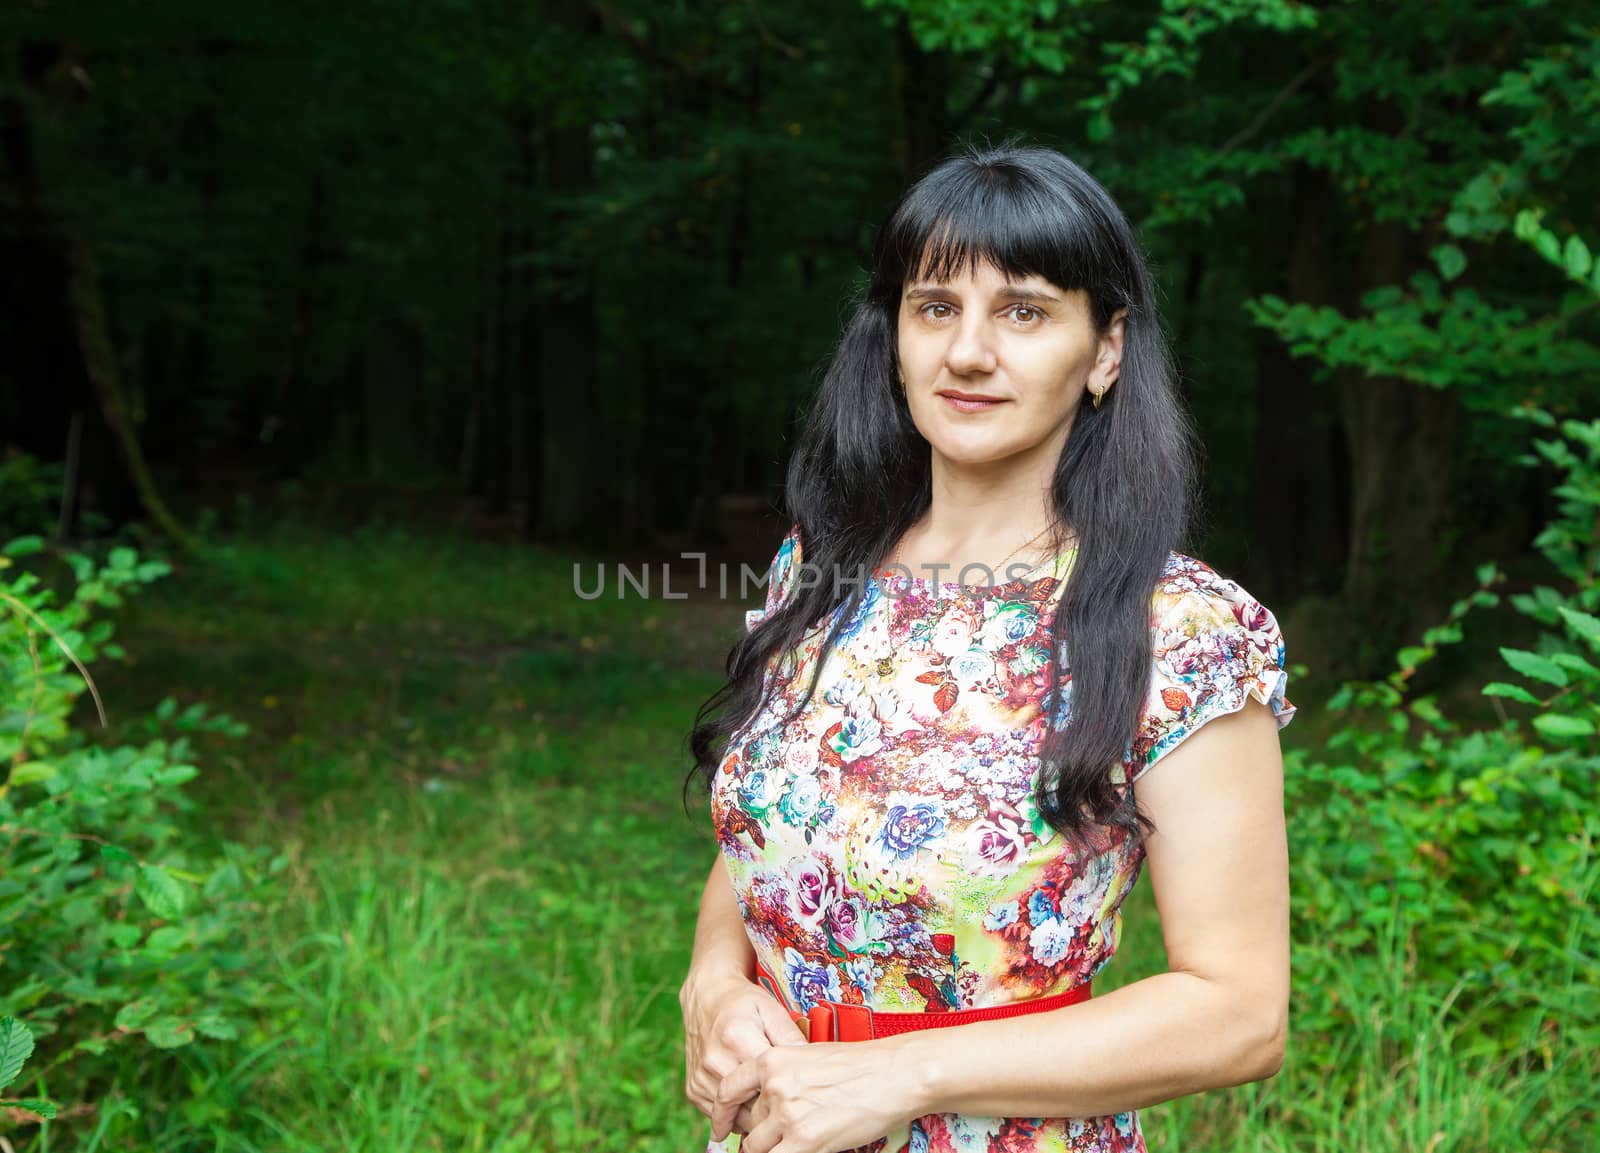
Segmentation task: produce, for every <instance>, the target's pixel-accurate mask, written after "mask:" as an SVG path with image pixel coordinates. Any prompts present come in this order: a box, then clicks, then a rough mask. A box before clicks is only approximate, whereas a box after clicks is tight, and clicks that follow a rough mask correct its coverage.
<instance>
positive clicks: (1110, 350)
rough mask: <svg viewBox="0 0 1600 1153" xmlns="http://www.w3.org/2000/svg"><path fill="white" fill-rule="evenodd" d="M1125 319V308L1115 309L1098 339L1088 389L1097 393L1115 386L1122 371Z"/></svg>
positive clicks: (1126, 316)
mask: <svg viewBox="0 0 1600 1153" xmlns="http://www.w3.org/2000/svg"><path fill="white" fill-rule="evenodd" d="M1127 318H1128V310H1127V308H1126V307H1123V308H1119V309H1117V311H1116V312H1115V313H1114V314H1113V315H1112V317H1111V323H1109V324H1107V325H1106V331H1105V334H1104V335H1103V336H1101V337H1100V342H1099V345H1098V350H1097V352H1096V354H1095V358H1094V367H1093V368H1091V369H1090V370H1089V387H1090V388H1091V389H1093V390H1095V391H1097V392H1104V391H1105V390H1106V389H1108V388H1110V387H1111V386H1112V385H1113V384H1115V383H1116V381H1117V376H1118V374H1119V373H1120V372H1121V371H1122V338H1123V335H1124V334H1125V333H1126V331H1127V323H1126V322H1127Z"/></svg>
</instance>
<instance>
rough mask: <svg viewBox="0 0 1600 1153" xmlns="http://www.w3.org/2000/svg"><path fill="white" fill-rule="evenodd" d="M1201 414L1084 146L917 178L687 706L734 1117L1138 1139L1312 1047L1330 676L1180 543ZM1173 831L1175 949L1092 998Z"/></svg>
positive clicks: (759, 1138)
mask: <svg viewBox="0 0 1600 1153" xmlns="http://www.w3.org/2000/svg"><path fill="white" fill-rule="evenodd" d="M1193 444H1194V441H1193V433H1192V426H1191V425H1190V423H1189V420H1188V418H1187V416H1186V415H1185V414H1184V412H1183V410H1182V409H1181V407H1180V405H1179V401H1178V397H1177V393H1176V387H1175V382H1174V379H1173V371H1172V368H1171V366H1170V362H1169V359H1168V354H1167V351H1166V348H1165V344H1164V341H1163V338H1162V335H1161V330H1160V327H1159V322H1158V319H1157V316H1156V313H1155V308H1154V303H1153V298H1152V292H1151V287H1150V280H1149V274H1148V271H1147V269H1146V265H1145V262H1144V259H1143V257H1142V255H1141V253H1140V251H1139V248H1138V244H1137V242H1136V240H1135V237H1134V235H1133V232H1132V230H1131V229H1130V227H1129V225H1128V223H1127V221H1126V220H1125V219H1124V217H1123V215H1122V213H1121V211H1120V210H1119V209H1118V208H1117V206H1116V205H1115V204H1114V203H1113V202H1112V200H1111V198H1110V197H1109V196H1108V195H1107V193H1106V192H1105V190H1104V189H1103V188H1102V187H1100V185H1099V184H1098V183H1096V182H1095V181H1094V180H1093V179H1092V178H1091V177H1090V176H1089V175H1088V174H1087V173H1085V172H1084V171H1083V170H1082V169H1081V168H1080V167H1078V166H1077V165H1076V164H1074V163H1073V162H1072V161H1070V160H1068V159H1067V158H1066V157H1064V156H1062V155H1060V154H1059V153H1057V152H1054V151H1050V150H1047V149H1040V148H1026V147H1018V146H1013V145H1009V144H1008V145H1004V146H1001V147H997V148H984V149H972V150H968V151H966V152H964V153H962V154H960V155H958V156H956V157H954V158H952V159H950V160H947V161H946V162H945V163H943V164H942V165H941V166H939V167H938V168H936V169H935V170H934V171H932V172H931V173H929V174H928V175H927V176H926V177H924V178H923V179H922V180H921V181H919V182H918V183H917V184H916V185H915V186H914V187H912V188H911V189H910V190H909V191H908V192H907V193H906V195H905V196H904V197H903V199H902V200H901V202H900V204H899V205H898V206H897V207H896V209H895V211H894V213H893V214H892V215H891V217H890V219H889V220H888V222H887V223H886V225H885V226H884V227H883V228H882V230H881V231H880V232H879V234H878V237H877V241H876V245H875V251H874V254H873V265H872V269H871V281H870V284H869V286H868V289H867V292H866V296H865V299H864V300H862V302H861V303H860V305H859V307H858V308H857V309H856V310H855V313H854V315H853V316H852V318H851V320H850V322H849V324H848V326H847V329H846V331H845V334H844V337H843V340H842V341H841V343H840V346H839V348H838V351H837V354H836V356H835V358H834V360H833V363H832V365H831V367H830V369H829V371H828V373H827V376H826V378H825V380H824V383H823V386H822V389H821V392H820V395H819V396H818V398H817V402H816V404H815V407H814V410H813V412H812V414H811V416H810V419H809V424H808V427H807V429H806V432H805V435H804V437H803V438H802V441H801V443H800V445H799V446H798V447H797V449H796V452H795V454H794V457H793V459H792V462H791V465H790V469H789V475H788V485H787V499H788V512H789V520H790V521H791V522H792V525H793V527H792V528H791V529H790V530H789V533H788V535H787V536H786V537H785V539H784V541H783V543H782V545H781V546H780V547H779V549H778V552H777V555H776V556H775V557H774V558H773V562H772V565H771V567H770V568H769V570H768V584H767V590H766V601H765V607H764V608H763V609H760V610H755V611H753V612H751V613H750V614H748V617H747V625H748V632H747V635H746V636H745V637H744V638H742V640H741V641H740V643H739V644H738V645H737V646H736V647H735V649H734V650H733V652H732V654H731V656H730V659H729V665H728V674H729V680H728V683H727V684H726V685H725V686H724V687H723V689H722V690H720V691H719V692H718V694H717V695H716V696H714V697H712V698H711V700H710V701H708V702H706V706H705V707H704V708H703V709H702V710H701V713H700V716H699V717H698V718H697V721H698V723H697V725H696V727H695V730H694V733H693V734H692V738H691V744H692V747H693V749H694V752H695V755H696V759H697V765H696V769H695V773H692V774H691V776H694V775H695V774H699V775H701V777H702V778H703V779H706V780H707V781H708V782H709V784H710V788H711V811H712V818H713V823H714V825H715V828H716V832H717V838H718V844H719V848H720V852H719V854H718V858H717V862H716V864H715V865H714V866H713V867H712V869H711V874H710V876H709V877H708V878H707V881H706V886H705V891H704V894H703V897H702V900H701V907H700V914H699V923H698V926H697V929H696V934H695V945H694V953H693V960H692V962H691V964H690V968H689V972H688V974H687V976H686V978H685V980H684V982H683V985H682V988H681V990H680V1002H681V1004H682V1008H683V1014H684V1026H685V1031H686V1034H687V1046H686V1068H687V1076H686V1094H687V1096H688V1097H689V1099H690V1100H691V1101H692V1102H693V1103H694V1104H695V1105H696V1106H697V1107H698V1108H699V1109H700V1110H701V1111H702V1112H703V1113H705V1114H706V1116H707V1117H708V1118H709V1119H710V1123H711V1141H710V1144H709V1145H708V1148H709V1149H713V1150H715V1149H724V1148H726V1149H730V1150H731V1149H733V1148H735V1147H742V1148H743V1149H744V1150H745V1151H746V1153H767V1151H768V1150H771V1149H777V1150H778V1151H779V1153H834V1151H837V1150H843V1149H857V1148H859V1149H866V1150H873V1151H879V1150H882V1151H884V1153H897V1151H899V1150H908V1149H909V1150H912V1151H915V1153H921V1151H924V1150H931V1151H934V1153H937V1151H939V1150H964V1151H965V1150H976V1151H991V1150H995V1151H998V1150H1005V1151H1020V1150H1095V1151H1109V1150H1142V1149H1144V1147H1145V1146H1144V1140H1143V1136H1142V1134H1141V1131H1140V1127H1139V1120H1138V1114H1137V1109H1138V1108H1140V1107H1141V1106H1145V1105H1150V1104H1154V1103H1156V1102H1160V1101H1165V1100H1168V1099H1170V1098H1173V1097H1177V1096H1181V1095H1183V1094H1186V1093H1192V1092H1195V1091H1198V1090H1203V1089H1207V1088H1211V1087H1216V1086H1225V1085H1236V1084H1241V1083H1243V1082H1247V1081H1252V1080H1260V1079H1263V1078H1266V1077H1270V1076H1271V1075H1272V1074H1273V1073H1275V1072H1276V1071H1277V1069H1278V1068H1279V1066H1280V1064H1281V1062H1282V1059H1283V1052H1284V1042H1285V1036H1286V1031H1287V1016H1288V1001H1289V917H1288V909H1289V894H1288V862H1287V847H1286V838H1285V832H1284V819H1283V804H1282V788H1283V783H1282V772H1283V770H1282V760H1281V756H1280V751H1279V746H1278V736H1277V734H1278V729H1279V728H1281V727H1282V726H1283V725H1285V724H1287V723H1288V722H1289V720H1290V718H1291V717H1292V716H1293V714H1294V706H1293V705H1292V704H1291V703H1290V702H1289V700H1288V698H1287V697H1286V696H1285V695H1284V693H1285V686H1286V674H1285V671H1284V644H1283V638H1282V635H1281V633H1280V631H1279V628H1278V625H1277V622H1276V620H1275V619H1274V617H1273V615H1272V614H1271V613H1270V612H1269V611H1268V610H1267V609H1266V608H1265V607H1264V606H1262V605H1261V604H1260V603H1259V602H1257V601H1256V600H1255V599H1254V598H1252V597H1251V596H1250V595H1249V594H1248V593H1247V592H1246V591H1245V590H1244V589H1243V588H1241V587H1240V586H1239V585H1238V584H1237V583H1236V582H1234V581H1232V580H1229V579H1226V578H1224V577H1223V576H1221V575H1220V574H1219V573H1217V572H1216V571H1215V570H1214V569H1212V568H1210V567H1208V566H1207V565H1205V564H1204V563H1202V562H1200V561H1199V560H1196V559H1194V558H1193V557H1190V556H1187V555H1185V554H1182V553H1179V552H1175V551H1174V549H1175V548H1176V547H1177V546H1178V545H1179V544H1180V543H1181V542H1182V539H1183V535H1184V532H1185V530H1186V527H1187V514H1188V512H1189V508H1190V504H1191V484H1192V482H1191V474H1192V471H1193V465H1192V457H1193ZM1007 550H1010V551H1009V552H1008V551H1007ZM969 565H975V566H977V567H975V568H968V569H967V570H966V571H963V566H969ZM974 574H976V575H974ZM986 574H992V575H986ZM857 578H859V579H857ZM1208 722H1215V723H1208ZM1161 761H1170V762H1171V763H1170V764H1167V765H1166V766H1165V768H1164V769H1163V770H1162V771H1161V772H1158V773H1151V772H1150V770H1151V769H1152V768H1153V767H1154V766H1155V765H1156V764H1157V763H1158V762H1161ZM1146 860H1148V863H1149V867H1150V873H1151V880H1152V883H1153V887H1154V891H1155V896H1156V901H1157V905H1158V908H1159V912H1160V917H1161V928H1162V933H1163V936H1164V938H1165V942H1166V951H1167V959H1168V971H1167V972H1164V973H1161V974H1158V975H1156V976H1153V977H1150V978H1148V979H1145V980H1141V981H1137V982H1134V983H1132V984H1130V985H1126V986H1124V987H1122V988H1119V989H1116V990H1115V991H1113V992H1110V993H1108V994H1103V995H1099V996H1089V993H1090V989H1089V983H1090V981H1091V980H1092V978H1093V977H1094V975H1095V973H1097V972H1098V971H1099V969H1100V968H1101V967H1102V966H1103V965H1105V964H1106V963H1107V962H1109V961H1110V960H1111V957H1112V955H1113V954H1114V953H1115V952H1116V948H1117V943H1118V940H1119V937H1120V932H1121V924H1122V922H1121V915H1120V912H1119V907H1120V905H1121V903H1122V900H1123V898H1124V897H1126V895H1127V894H1128V892H1129V890H1131V889H1132V887H1133V885H1134V883H1135V881H1136V880H1137V879H1138V876H1139V872H1140V869H1141V868H1142V867H1143V865H1144V863H1145V862H1146ZM752 978H758V979H759V983H758V981H757V980H753V979H752ZM839 1006H843V1007H845V1008H842V1009H841V1008H838V1007H839ZM863 1006H864V1007H865V1008H860V1007H863ZM1001 1006H1007V1007H1008V1008H1006V1009H1004V1010H1000V1009H999V1007H1001ZM982 1008H987V1009H989V1010H991V1011H990V1012H988V1013H977V1012H973V1010H976V1009H982ZM867 1009H870V1010H871V1011H872V1012H871V1013H870V1014H868V1013H867V1012H866V1010H867ZM818 1014H821V1017H819V1016H818ZM1008 1014H1009V1015H1008ZM868 1017H870V1018H871V1024H869V1025H866V1026H864V1027H863V1030H864V1032H865V1033H870V1034H871V1036H870V1038H869V1039H862V1040H853V1041H851V1043H848V1044H808V1043H807V1036H806V1033H805V1032H804V1031H803V1029H802V1023H803V1024H804V1026H805V1027H806V1028H813V1027H815V1028H828V1027H830V1026H828V1025H827V1024H826V1023H824V1024H815V1022H817V1021H819V1020H820V1021H824V1022H827V1021H832V1022H835V1023H838V1022H844V1021H846V1020H850V1021H855V1020H857V1019H861V1020H865V1019H866V1018H868ZM946 1023H953V1024H950V1026H949V1027H940V1026H943V1025H945V1024H946ZM843 1027H844V1026H843V1025H839V1028H841V1029H842V1028H843ZM902 1027H903V1028H902ZM851 1028H852V1029H853V1028H855V1026H851ZM733 1134H743V1135H744V1136H743V1137H742V1138H736V1137H734V1136H733ZM736 1142H739V1143H740V1144H739V1145H737V1146H736Z"/></svg>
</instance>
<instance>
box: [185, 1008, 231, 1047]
mask: <svg viewBox="0 0 1600 1153" xmlns="http://www.w3.org/2000/svg"><path fill="white" fill-rule="evenodd" d="M194 1027H195V1029H196V1030H197V1031H198V1032H199V1033H200V1034H201V1036H204V1037H210V1038H211V1039H212V1040H214V1041H234V1040H237V1039H238V1037H239V1029H238V1026H236V1025H235V1024H234V1023H233V1022H232V1021H229V1020H227V1019H226V1018H223V1017H219V1016H217V1015H216V1014H214V1013H212V1014H208V1015H207V1016H204V1017H201V1018H199V1019H198V1020H197V1021H195V1023H194Z"/></svg>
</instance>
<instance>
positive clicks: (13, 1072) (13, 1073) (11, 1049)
mask: <svg viewBox="0 0 1600 1153" xmlns="http://www.w3.org/2000/svg"><path fill="white" fill-rule="evenodd" d="M32 1052H33V1032H32V1030H30V1029H29V1028H28V1027H27V1026H26V1025H24V1024H23V1023H22V1022H21V1021H19V1020H17V1019H16V1018H15V1017H0V1089H4V1088H5V1087H6V1086H7V1085H9V1084H11V1082H13V1081H15V1080H16V1079H17V1074H18V1073H20V1072H22V1063H23V1062H24V1061H26V1060H27V1059H28V1054H30V1053H32Z"/></svg>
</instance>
